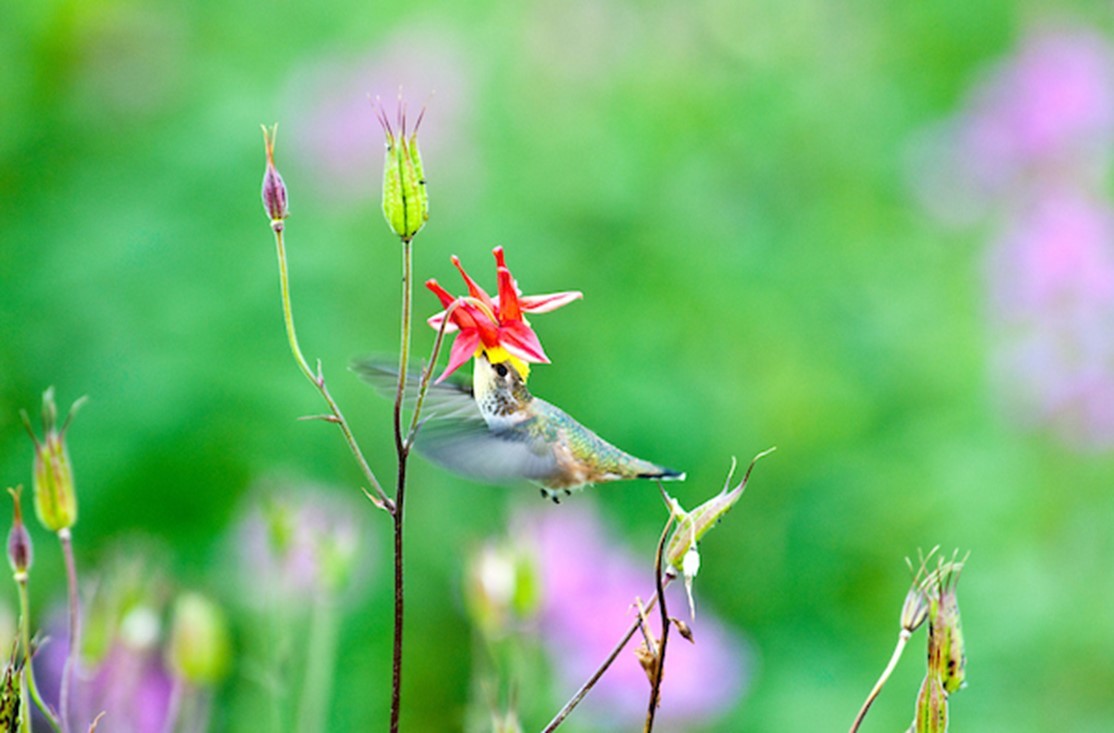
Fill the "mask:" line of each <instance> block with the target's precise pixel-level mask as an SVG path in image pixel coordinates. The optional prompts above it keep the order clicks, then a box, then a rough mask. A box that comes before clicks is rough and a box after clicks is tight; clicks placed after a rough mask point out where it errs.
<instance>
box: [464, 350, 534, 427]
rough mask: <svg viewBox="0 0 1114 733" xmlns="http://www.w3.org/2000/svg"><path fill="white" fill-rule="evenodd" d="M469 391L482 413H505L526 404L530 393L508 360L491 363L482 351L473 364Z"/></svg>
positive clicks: (486, 415)
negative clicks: (470, 389) (470, 390)
mask: <svg viewBox="0 0 1114 733" xmlns="http://www.w3.org/2000/svg"><path fill="white" fill-rule="evenodd" d="M472 394H473V396H475V398H476V404H477V405H478V406H479V408H480V412H482V413H483V414H484V417H489V416H490V417H495V416H498V417H505V416H507V415H510V414H512V413H515V412H518V411H519V410H521V409H523V408H524V407H526V405H527V404H529V402H530V400H532V399H533V396H532V395H531V394H530V392H529V390H527V389H526V381H525V380H524V379H523V378H522V375H521V374H520V373H519V371H518V369H516V368H515V367H514V365H513V364H512V363H511V362H510V361H498V362H495V363H494V364H492V363H491V362H490V361H489V360H488V357H487V353H486V352H483V353H481V354H480V355H479V356H477V357H476V360H475V366H474V367H473V368H472Z"/></svg>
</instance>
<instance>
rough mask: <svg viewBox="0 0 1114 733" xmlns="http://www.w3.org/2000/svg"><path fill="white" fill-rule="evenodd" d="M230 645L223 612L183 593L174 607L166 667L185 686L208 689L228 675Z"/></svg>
mask: <svg viewBox="0 0 1114 733" xmlns="http://www.w3.org/2000/svg"><path fill="white" fill-rule="evenodd" d="M230 659H231V642H230V641H229V638H228V625H227V622H226V621H225V618H224V612H223V611H221V609H220V607H219V606H217V605H216V604H215V603H213V602H212V601H210V600H209V599H208V598H206V597H204V596H202V595H200V594H198V593H183V594H182V595H181V596H179V598H178V601H177V602H176V603H175V604H174V617H173V621H172V624H171V628H170V643H169V645H168V647H167V663H168V665H169V667H170V668H171V669H173V670H174V672H175V673H176V674H177V675H178V676H180V677H181V678H182V679H183V680H185V681H187V682H192V683H194V684H201V685H210V684H213V683H215V682H218V681H220V679H221V678H222V677H224V674H225V672H227V671H228V664H229V661H230Z"/></svg>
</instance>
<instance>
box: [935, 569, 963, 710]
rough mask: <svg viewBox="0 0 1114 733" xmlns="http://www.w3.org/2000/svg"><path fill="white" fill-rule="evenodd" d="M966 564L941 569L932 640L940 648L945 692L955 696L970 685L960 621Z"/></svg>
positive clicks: (941, 678) (941, 677) (940, 670)
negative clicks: (958, 589) (961, 582)
mask: <svg viewBox="0 0 1114 733" xmlns="http://www.w3.org/2000/svg"><path fill="white" fill-rule="evenodd" d="M962 569H963V563H962V562H960V563H956V562H951V563H946V564H945V565H943V566H941V569H940V577H941V580H940V595H939V598H938V599H937V601H936V603H935V604H934V605H935V608H934V609H933V611H934V613H933V615H932V621H931V622H930V624H929V637H930V638H931V637H933V636H935V637H936V638H937V639H938V644H939V666H940V669H939V673H940V680H941V683H942V684H943V686H944V689H945V690H946V691H947V692H948V694H951V693H953V692H955V691H956V690H959V689H961V688H963V687H964V686H965V685H966V684H967V681H966V679H967V653H966V649H965V647H964V644H963V628H962V626H961V624H960V619H959V601H958V600H957V598H956V591H955V587H956V584H957V583H958V582H959V573H960V571H961V570H962Z"/></svg>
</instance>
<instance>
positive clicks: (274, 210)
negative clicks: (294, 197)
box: [263, 123, 290, 232]
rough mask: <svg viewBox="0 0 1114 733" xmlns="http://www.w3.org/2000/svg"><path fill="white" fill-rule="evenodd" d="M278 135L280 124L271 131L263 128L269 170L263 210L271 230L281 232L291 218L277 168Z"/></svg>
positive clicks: (265, 185) (265, 172) (266, 177)
mask: <svg viewBox="0 0 1114 733" xmlns="http://www.w3.org/2000/svg"><path fill="white" fill-rule="evenodd" d="M276 135H278V124H277V123H276V124H275V125H273V126H272V127H271V129H270V130H268V129H267V127H266V126H263V147H264V148H265V149H266V151H267V169H266V170H265V171H263V210H264V211H266V212H267V216H269V217H270V218H271V228H272V229H274V230H275V231H276V232H281V231H282V228H283V222H284V221H285V220H286V217H288V216H290V209H289V208H288V206H287V200H286V184H285V183H283V180H282V176H281V175H279V172H278V169H277V168H275V136H276Z"/></svg>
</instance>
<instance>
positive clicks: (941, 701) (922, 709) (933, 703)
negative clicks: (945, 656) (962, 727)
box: [913, 669, 948, 733]
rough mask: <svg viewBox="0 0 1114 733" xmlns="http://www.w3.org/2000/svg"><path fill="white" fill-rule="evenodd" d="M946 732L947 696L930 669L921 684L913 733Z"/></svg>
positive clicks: (938, 679)
mask: <svg viewBox="0 0 1114 733" xmlns="http://www.w3.org/2000/svg"><path fill="white" fill-rule="evenodd" d="M947 730H948V694H947V693H946V692H945V691H944V686H943V685H942V684H941V683H940V678H939V677H938V676H937V675H936V673H935V672H933V671H932V670H931V669H930V670H929V671H928V674H926V675H925V677H924V682H922V683H921V691H920V693H919V694H918V695H917V708H916V711H915V712H914V717H913V731H914V733H945V732H946V731H947Z"/></svg>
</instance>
